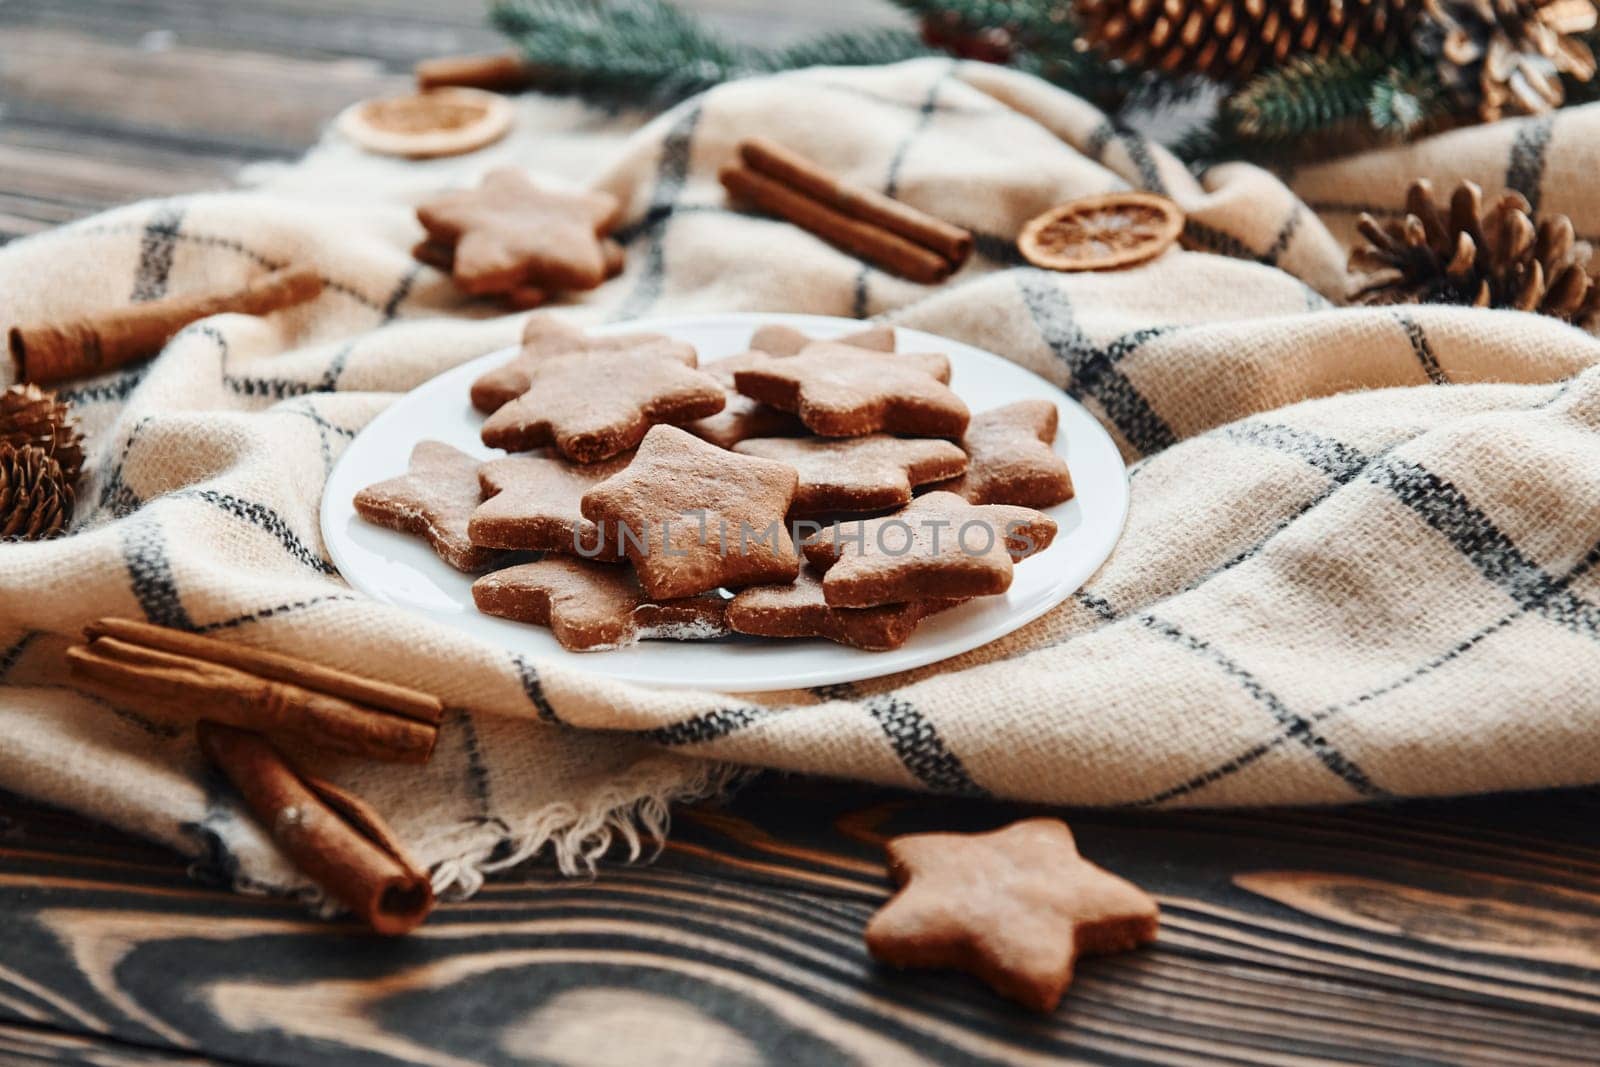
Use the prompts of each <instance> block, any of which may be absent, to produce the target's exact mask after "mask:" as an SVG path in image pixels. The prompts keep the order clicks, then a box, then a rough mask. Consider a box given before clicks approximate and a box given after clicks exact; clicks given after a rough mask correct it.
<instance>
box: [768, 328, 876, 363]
mask: <svg viewBox="0 0 1600 1067" xmlns="http://www.w3.org/2000/svg"><path fill="white" fill-rule="evenodd" d="M822 340H828V338H821V337H811V336H808V335H806V334H804V333H801V332H800V331H799V330H797V329H795V328H794V327H793V326H783V325H781V324H779V323H770V324H768V325H766V326H763V327H761V328H760V329H758V330H757V331H756V332H755V333H753V334H751V335H750V347H751V348H752V349H754V350H755V351H757V352H765V353H767V355H769V356H798V355H799V354H800V353H801V352H803V351H805V348H806V346H807V345H813V344H816V343H817V342H819V341H822ZM831 340H832V341H833V343H834V344H839V345H851V346H852V347H855V348H868V349H871V350H872V351H874V352H893V351H894V327H893V326H869V327H867V328H866V329H865V330H858V331H856V332H855V333H850V334H845V335H844V336H843V337H835V338H832V339H831Z"/></svg>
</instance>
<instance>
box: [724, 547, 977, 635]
mask: <svg viewBox="0 0 1600 1067" xmlns="http://www.w3.org/2000/svg"><path fill="white" fill-rule="evenodd" d="M959 603H961V601H959V600H914V601H912V602H911V603H909V604H885V605H884V606H882V607H876V608H832V607H829V606H828V602H827V601H826V600H824V599H823V597H822V576H821V575H820V574H818V573H817V572H816V571H815V570H813V569H812V568H811V567H809V566H808V567H802V568H801V570H800V577H799V578H797V579H796V580H795V581H794V582H793V584H790V585H757V586H752V587H751V588H749V589H741V590H739V592H738V593H737V594H736V595H735V596H734V598H733V599H732V600H731V601H729V602H728V628H729V629H730V630H733V631H734V632H735V633H741V634H752V635H754V636H756V637H821V638H825V639H827V640H829V641H832V642H834V643H836V644H840V645H849V646H851V647H852V648H864V649H867V650H868V651H871V652H884V651H887V650H889V649H891V648H899V647H900V646H901V645H903V644H905V643H906V641H907V640H909V639H910V637H911V634H912V632H913V631H914V630H916V628H917V624H918V623H920V622H921V621H922V620H923V619H925V618H927V617H928V616H929V615H932V614H933V613H934V612H936V611H943V610H945V609H946V608H952V607H955V606H956V605H957V604H959Z"/></svg>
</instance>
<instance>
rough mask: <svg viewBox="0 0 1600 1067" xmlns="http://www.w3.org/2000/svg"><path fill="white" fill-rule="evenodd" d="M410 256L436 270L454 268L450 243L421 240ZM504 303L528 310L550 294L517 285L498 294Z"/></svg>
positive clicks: (531, 286) (539, 304) (515, 309)
mask: <svg viewBox="0 0 1600 1067" xmlns="http://www.w3.org/2000/svg"><path fill="white" fill-rule="evenodd" d="M411 258H412V259H414V260H416V261H417V262H418V263H423V264H426V265H427V266H430V267H432V268H433V269H434V270H436V271H440V272H441V273H444V274H449V273H450V272H451V271H452V270H454V269H455V263H456V250H455V248H453V247H452V246H450V245H447V244H443V243H441V242H438V241H428V240H422V241H418V242H417V243H416V244H415V245H413V246H412V247H411ZM498 295H499V296H500V298H501V300H502V301H504V303H505V305H506V306H507V307H509V308H510V309H511V310H513V311H529V310H532V309H533V308H536V307H542V306H543V305H544V304H545V303H547V302H548V301H549V300H550V296H551V294H550V293H549V292H548V291H547V290H544V289H540V288H539V287H538V286H534V285H518V286H516V287H515V288H513V289H511V290H509V291H507V292H504V293H501V294H498Z"/></svg>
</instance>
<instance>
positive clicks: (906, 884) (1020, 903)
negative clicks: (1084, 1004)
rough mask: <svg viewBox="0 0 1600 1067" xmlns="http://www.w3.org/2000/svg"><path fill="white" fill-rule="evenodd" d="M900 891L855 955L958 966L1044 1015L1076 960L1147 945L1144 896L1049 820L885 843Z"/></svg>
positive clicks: (1152, 920) (1155, 917) (1151, 916)
mask: <svg viewBox="0 0 1600 1067" xmlns="http://www.w3.org/2000/svg"><path fill="white" fill-rule="evenodd" d="M888 852H889V874H890V876H891V877H892V878H893V879H894V881H895V884H897V885H898V886H899V887H900V890H899V892H898V893H896V894H895V895H894V896H893V897H892V898H890V900H889V903H887V904H885V905H884V906H883V908H882V909H881V910H879V912H878V913H877V914H876V915H874V916H873V917H872V920H871V921H870V922H869V923H867V930H866V942H867V950H868V951H869V952H871V953H872V955H873V956H874V957H875V958H877V959H879V960H882V961H883V962H884V963H888V964H890V965H892V966H895V967H936V968H950V969H953V970H960V971H967V972H969V973H971V974H973V975H975V976H976V977H978V978H979V979H981V980H983V981H984V982H986V983H988V984H989V986H990V987H992V988H993V989H994V990H995V991H996V992H997V993H999V994H1001V995H1002V996H1005V997H1009V998H1011V999H1012V1000H1015V1001H1017V1002H1018V1003H1020V1004H1022V1005H1024V1006H1026V1007H1029V1008H1032V1009H1033V1010H1034V1011H1040V1012H1048V1011H1054V1010H1055V1008H1056V1005H1058V1004H1060V1003H1061V996H1062V994H1063V993H1065V992H1066V990H1067V987H1068V986H1069V985H1071V983H1072V974H1073V970H1074V968H1075V966H1076V964H1077V961H1078V957H1079V956H1091V955H1105V954H1108V953H1112V952H1125V951H1128V950H1129V949H1132V948H1135V947H1137V946H1139V945H1143V944H1146V943H1148V942H1151V941H1154V940H1155V938H1156V933H1157V929H1158V927H1159V924H1160V909H1159V908H1158V907H1157V905H1156V902H1155V900H1154V899H1153V898H1152V897H1151V896H1150V895H1149V894H1148V893H1146V892H1144V891H1143V890H1142V889H1140V888H1139V887H1138V886H1135V885H1134V884H1132V883H1131V882H1128V881H1125V880H1124V879H1122V878H1119V877H1117V876H1116V875H1114V874H1112V873H1110V872H1109V871H1106V870H1103V869H1102V868H1100V867H1097V866H1095V865H1094V864H1092V863H1090V862H1089V861H1088V860H1086V859H1084V858H1083V857H1082V856H1081V855H1079V854H1078V846H1077V842H1076V841H1074V840H1073V837H1072V831H1071V830H1069V829H1068V828H1067V824H1066V823H1064V822H1062V821H1061V820H1060V819H1046V818H1040V819H1025V820H1023V821H1022V822H1018V823H1013V824H1012V825H1010V826H1007V827H1005V828H1004V829H1002V830H995V831H993V832H990V833H985V834H938V833H935V834H910V835H907V836H905V837H896V838H894V839H892V840H891V841H890V842H889V845H888Z"/></svg>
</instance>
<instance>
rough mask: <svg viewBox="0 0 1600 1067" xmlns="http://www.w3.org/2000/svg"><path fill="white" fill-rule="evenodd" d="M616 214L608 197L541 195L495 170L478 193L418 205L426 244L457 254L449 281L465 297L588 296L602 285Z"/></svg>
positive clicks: (508, 172)
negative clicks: (578, 292) (527, 290)
mask: <svg viewBox="0 0 1600 1067" xmlns="http://www.w3.org/2000/svg"><path fill="white" fill-rule="evenodd" d="M619 210H620V205H619V204H618V203H617V198H616V197H614V196H612V195H610V194H609V193H601V192H593V191H590V192H579V193H568V192H557V191H555V190H551V189H542V188H540V187H539V186H537V185H535V184H534V183H533V182H531V181H529V180H528V177H527V176H526V175H525V174H523V173H522V171H520V170H517V169H516V168H514V167H499V168H496V169H495V170H492V171H490V172H489V173H488V174H487V175H485V176H484V179H483V182H482V183H481V184H480V185H479V186H478V188H476V189H468V190H456V191H452V192H448V193H441V194H440V195H439V196H436V197H434V198H433V199H431V200H428V201H425V202H424V203H422V204H420V205H418V207H417V220H418V221H419V222H421V223H422V226H423V228H424V229H426V230H427V231H428V237H429V240H430V241H432V242H434V243H438V244H444V245H449V246H452V247H453V248H454V249H455V260H454V269H453V271H452V276H453V277H454V278H455V281H456V284H457V285H458V286H460V287H461V288H462V290H463V291H465V292H468V293H506V292H510V291H511V290H513V289H517V288H519V287H522V286H534V287H537V288H541V289H593V288H594V287H595V286H597V285H599V284H600V283H601V282H602V281H604V280H605V278H606V251H605V249H604V248H603V247H602V246H601V238H602V237H603V236H604V235H605V233H606V232H607V231H608V230H610V229H611V227H612V226H613V225H614V224H615V222H616V217H617V213H618V211H619Z"/></svg>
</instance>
